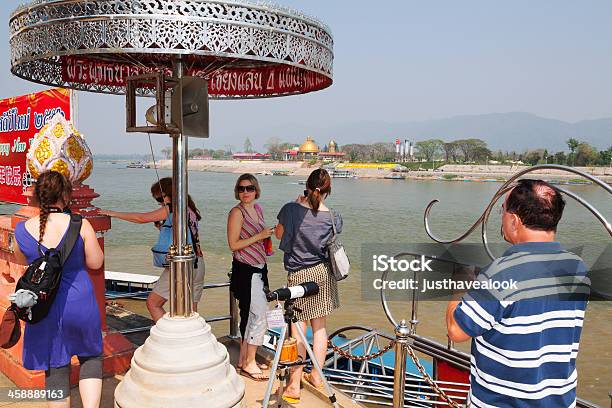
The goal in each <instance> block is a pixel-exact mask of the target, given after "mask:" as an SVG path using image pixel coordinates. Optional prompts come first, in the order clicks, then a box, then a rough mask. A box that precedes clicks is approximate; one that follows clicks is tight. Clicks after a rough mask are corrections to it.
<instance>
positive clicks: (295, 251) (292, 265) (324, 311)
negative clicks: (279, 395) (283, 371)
mask: <svg viewBox="0 0 612 408" xmlns="http://www.w3.org/2000/svg"><path fill="white" fill-rule="evenodd" d="M330 193H331V178H330V177H329V173H327V171H326V170H323V169H317V170H315V171H313V172H312V173H310V176H309V177H308V180H307V181H306V190H305V191H304V196H300V197H298V199H297V200H296V201H295V202H291V203H287V204H285V205H284V206H283V208H282V209H281V210H280V212H279V213H278V217H277V218H278V225H277V226H276V230H275V233H276V237H277V238H278V239H280V240H281V242H280V249H281V250H282V251H283V252H284V253H285V254H284V264H285V269H286V270H287V272H288V273H289V276H288V278H287V280H288V285H289V286H295V285H299V284H301V283H304V282H316V283H317V284H318V285H319V293H318V294H317V295H315V296H310V297H307V298H300V299H296V301H295V303H294V305H295V307H296V308H297V309H300V310H301V311H297V310H296V314H295V315H296V317H297V319H298V323H297V324H299V325H300V326H301V328H302V330H303V331H304V332H306V323H307V322H310V325H311V327H312V333H313V351H314V354H315V356H316V358H317V360H318V362H319V364H321V365H323V363H324V360H325V354H326V352H327V330H326V329H325V320H326V319H325V317H326V316H327V315H329V314H330V313H331V312H332V311H333V310H334V309H337V308H338V307H340V300H339V298H338V284H337V282H336V280H335V279H334V276H333V273H332V271H331V266H330V264H329V259H328V256H327V253H326V250H325V244H326V243H327V242H328V241H329V239H330V238H331V236H332V216H331V214H330V210H329V208H327V207H326V206H325V204H324V199H325V197H327V196H328V195H329V194H330ZM334 219H335V223H336V230H337V232H338V233H340V232H342V217H341V216H340V214H339V213H337V212H336V211H334ZM293 330H294V331H295V330H296V329H293ZM298 352H299V354H300V355H302V356H304V355H305V354H306V349H305V347H304V345H303V344H302V343H301V341H300V339H298ZM301 377H302V366H296V367H294V369H293V371H292V373H291V379H290V381H289V384H288V386H287V389H286V390H285V393H284V395H283V399H285V400H286V401H287V402H289V403H297V402H299V399H300V381H301ZM304 378H305V380H306V381H308V382H310V383H311V384H312V385H314V386H315V387H317V388H319V387H322V380H321V378H320V377H319V375H318V374H317V373H316V372H313V374H312V375H308V374H307V375H305V376H304Z"/></svg>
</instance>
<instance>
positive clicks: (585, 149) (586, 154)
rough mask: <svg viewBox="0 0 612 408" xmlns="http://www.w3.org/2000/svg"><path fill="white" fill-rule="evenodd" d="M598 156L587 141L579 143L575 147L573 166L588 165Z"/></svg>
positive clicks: (594, 161)
mask: <svg viewBox="0 0 612 408" xmlns="http://www.w3.org/2000/svg"><path fill="white" fill-rule="evenodd" d="M598 158H599V153H598V152H597V150H595V148H594V147H593V146H591V145H590V144H588V143H584V142H582V143H580V144H579V145H578V146H577V147H576V157H575V158H574V165H575V166H589V165H592V164H595V163H596V162H597V159H598Z"/></svg>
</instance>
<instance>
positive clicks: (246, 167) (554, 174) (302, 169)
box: [157, 160, 612, 183]
mask: <svg viewBox="0 0 612 408" xmlns="http://www.w3.org/2000/svg"><path fill="white" fill-rule="evenodd" d="M157 165H158V167H160V168H165V169H170V168H171V167H172V163H171V161H170V160H161V161H159V162H158V163H157ZM316 167H317V166H316V165H315V166H310V165H309V164H308V162H304V161H256V160H190V161H189V170H193V171H211V172H219V173H236V174H242V173H254V174H257V173H261V172H271V171H274V170H283V171H286V172H288V174H290V175H292V176H298V177H304V178H306V177H307V176H308V174H310V172H311V171H312V170H313V169H314V168H316ZM526 168H528V166H505V165H490V166H486V165H458V164H446V165H444V166H441V167H440V168H438V169H436V171H431V170H427V171H409V172H405V173H403V174H404V175H405V176H406V178H408V179H420V180H422V179H439V178H446V179H449V180H457V181H465V180H468V181H483V180H487V181H491V180H498V181H503V180H507V179H508V178H509V177H511V176H512V175H513V174H515V173H516V172H518V171H521V170H524V169H526ZM345 169H346V170H351V171H353V172H354V173H355V174H356V175H357V176H358V177H359V178H385V176H389V175H391V174H393V172H392V171H391V170H390V169H389V168H367V169H364V168H355V169H351V168H350V167H349V166H346V167H345ZM576 169H578V170H581V171H584V172H586V173H589V174H592V175H594V176H596V177H599V178H600V179H602V180H604V181H606V182H608V183H612V168H610V167H576ZM530 174H531V175H537V176H538V177H541V178H543V179H547V180H566V181H567V180H572V179H580V176H578V175H575V174H570V173H566V172H561V171H558V170H539V171H537V172H535V173H530ZM453 176H455V177H453ZM532 177H533V176H532Z"/></svg>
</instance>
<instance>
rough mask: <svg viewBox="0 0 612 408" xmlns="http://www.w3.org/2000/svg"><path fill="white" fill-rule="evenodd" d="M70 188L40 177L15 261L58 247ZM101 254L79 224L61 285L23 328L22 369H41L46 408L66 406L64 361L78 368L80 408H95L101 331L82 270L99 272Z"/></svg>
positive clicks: (60, 179)
mask: <svg viewBox="0 0 612 408" xmlns="http://www.w3.org/2000/svg"><path fill="white" fill-rule="evenodd" d="M71 194H72V185H71V184H70V181H68V180H67V179H66V178H65V177H64V176H63V175H62V174H61V173H58V172H55V171H48V172H44V173H42V174H41V175H40V176H39V177H38V180H37V182H36V185H35V187H34V195H33V201H34V204H37V205H38V207H39V208H40V215H39V216H36V217H33V218H31V219H29V220H27V221H25V222H20V223H18V224H17V225H16V226H15V239H16V240H17V245H18V247H16V248H15V254H16V256H17V259H18V260H19V261H20V262H21V263H23V264H29V263H31V262H32V261H33V260H35V259H37V258H39V257H40V256H41V254H42V253H43V252H44V251H46V250H47V249H49V248H57V247H59V246H60V245H61V244H62V243H63V241H64V239H65V237H66V233H67V231H68V226H69V225H70V214H69V210H68V205H69V204H70V199H71ZM103 261H104V254H103V253H102V249H101V248H100V244H99V243H98V239H97V237H96V233H95V231H94V230H93V228H92V226H91V224H90V223H89V222H88V221H87V220H86V219H83V221H82V225H81V231H80V234H79V236H78V237H77V240H76V243H75V244H74V247H73V249H72V251H71V252H70V255H69V257H68V259H67V260H66V262H65V263H64V266H63V269H62V276H61V283H60V285H59V289H58V292H57V295H56V298H55V300H54V302H53V304H52V305H51V308H50V309H49V313H48V314H47V316H45V317H44V318H43V319H42V320H41V321H39V322H37V323H34V324H26V327H25V334H24V341H23V366H24V367H25V368H27V369H28V370H45V386H46V389H47V390H48V391H49V392H48V395H47V397H48V398H49V400H50V401H49V406H50V407H57V408H59V407H62V408H67V407H69V406H70V378H69V377H70V359H71V358H72V356H75V355H76V356H77V357H78V358H79V362H80V364H81V369H80V375H79V377H80V381H79V391H80V394H81V400H82V402H83V407H85V408H93V407H99V406H100V397H101V395H102V360H101V358H100V356H101V354H102V329H101V324H100V323H101V322H100V314H99V310H98V304H97V302H96V297H95V294H94V290H93V285H92V283H91V280H90V278H89V275H88V273H87V268H89V269H92V270H97V269H100V268H101V267H102V263H103Z"/></svg>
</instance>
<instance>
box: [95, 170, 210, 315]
mask: <svg viewBox="0 0 612 408" xmlns="http://www.w3.org/2000/svg"><path fill="white" fill-rule="evenodd" d="M151 195H152V196H153V199H154V200H156V201H157V202H158V203H159V205H160V207H159V208H157V209H156V210H153V211H149V212H119V211H110V210H101V211H100V213H101V214H104V215H108V216H109V217H113V218H119V219H120V220H124V221H128V222H133V223H137V224H144V223H147V222H152V223H154V224H155V227H156V228H157V229H160V228H161V226H162V224H163V223H164V221H166V219H167V218H168V217H172V177H164V178H162V179H160V180H159V182H155V183H153V185H152V186H151ZM201 219H202V216H201V215H200V211H199V210H198V208H197V207H196V205H195V203H194V202H193V200H192V198H191V196H190V195H189V196H188V205H187V221H188V222H187V223H188V225H189V233H190V235H191V242H193V249H194V251H195V254H196V260H195V263H194V268H193V292H192V295H193V310H194V311H196V312H197V310H198V302H199V300H200V298H201V297H202V289H203V286H204V259H203V258H202V256H203V254H202V249H201V247H200V236H199V225H198V222H199V221H200V220H201ZM169 297H170V268H169V267H165V268H164V271H163V272H162V274H161V276H160V277H159V280H158V281H157V283H156V284H155V287H154V288H153V291H152V292H151V293H150V294H149V296H148V297H147V309H148V310H149V313H150V314H151V317H152V318H153V320H154V321H156V322H157V321H158V320H159V319H160V318H161V317H162V316H163V315H164V314H165V313H166V312H165V310H164V304H165V303H166V302H167V300H168V298H169Z"/></svg>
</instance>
